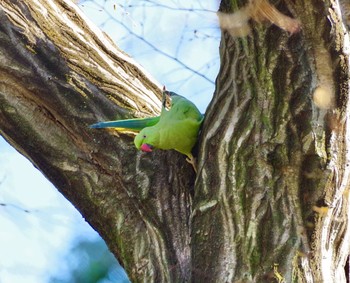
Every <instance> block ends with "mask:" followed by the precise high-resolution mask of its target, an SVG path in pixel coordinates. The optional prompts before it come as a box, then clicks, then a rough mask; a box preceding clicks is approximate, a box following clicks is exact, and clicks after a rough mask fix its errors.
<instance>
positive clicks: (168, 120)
mask: <svg viewBox="0 0 350 283" xmlns="http://www.w3.org/2000/svg"><path fill="white" fill-rule="evenodd" d="M167 97H169V98H170V99H171V104H170V109H169V110H167V109H166V101H167ZM203 119H204V115H203V114H201V113H200V112H199V110H198V109H197V107H196V106H195V105H194V104H193V103H192V102H191V101H189V100H188V99H186V98H185V97H183V96H181V95H178V94H176V93H174V92H171V91H166V90H164V91H163V103H162V111H161V114H160V116H157V117H151V118H137V119H128V120H118V121H110V122H100V123H97V124H93V125H91V126H90V127H91V128H117V129H122V130H125V129H126V130H131V131H136V132H139V133H138V134H137V135H136V137H135V139H134V143H135V146H136V148H137V149H139V150H142V151H144V152H151V151H153V149H156V148H157V149H164V150H168V149H175V150H176V151H178V152H180V153H182V154H185V155H186V156H187V158H186V160H187V161H188V162H189V163H190V164H192V166H193V168H194V170H195V171H196V172H197V170H196V164H195V159H194V157H193V155H192V152H191V151H192V148H193V146H194V145H195V143H196V141H197V138H198V132H199V129H200V126H201V123H202V121H203Z"/></svg>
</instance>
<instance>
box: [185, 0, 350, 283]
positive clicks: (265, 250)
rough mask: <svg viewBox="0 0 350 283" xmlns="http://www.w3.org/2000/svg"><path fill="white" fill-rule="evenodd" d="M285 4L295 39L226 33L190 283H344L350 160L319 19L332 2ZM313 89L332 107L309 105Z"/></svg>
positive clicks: (342, 103)
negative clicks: (296, 29)
mask: <svg viewBox="0 0 350 283" xmlns="http://www.w3.org/2000/svg"><path fill="white" fill-rule="evenodd" d="M281 2H282V1H281ZM289 2H290V3H289V8H290V9H291V10H292V11H294V13H295V15H296V16H298V18H299V20H300V22H301V26H302V31H301V32H300V33H297V34H293V35H291V36H288V34H286V33H285V32H282V31H281V30H279V29H278V28H277V27H276V26H271V27H269V28H267V29H266V28H265V27H264V26H257V27H256V29H255V30H254V34H252V35H251V36H248V37H246V38H241V39H233V38H232V37H231V36H230V35H229V34H227V33H224V34H223V39H222V44H221V48H220V49H221V62H222V67H221V70H220V73H219V76H218V79H217V89H216V93H215V96H214V100H213V101H212V103H211V105H210V107H209V109H208V111H207V115H206V121H205V125H204V132H203V133H202V143H201V147H200V155H199V160H200V163H199V165H198V168H199V172H200V173H199V175H198V177H197V181H196V186H195V197H194V201H193V209H194V212H193V230H192V245H193V246H192V247H194V246H195V247H196V248H195V249H194V248H192V260H193V264H194V265H193V270H192V272H193V278H194V277H196V278H201V279H202V280H205V279H208V280H209V281H211V282H273V281H276V282H282V281H283V282H345V273H344V265H345V262H346V258H347V256H348V254H349V240H350V239H349V232H350V230H349V225H348V224H349V223H348V215H349V203H348V197H349V193H348V189H349V187H348V186H349V175H348V174H349V160H350V159H349V153H348V151H349V124H348V121H349V120H348V118H349V114H348V113H349V109H348V107H349V106H348V91H349V88H348V86H349V69H348V60H349V58H348V55H347V54H346V52H345V50H344V45H343V42H344V37H343V36H344V30H343V27H342V26H341V25H340V18H339V15H337V14H336V12H335V10H333V9H332V8H331V9H329V10H328V8H329V5H330V4H331V3H327V4H324V3H323V2H322V1H310V2H306V1H289ZM280 4H281V5H280V6H279V7H278V8H279V9H282V10H284V11H285V12H288V10H287V6H286V5H283V4H282V3H280ZM333 4H334V5H335V3H333ZM316 7H317V9H316ZM222 8H225V7H224V5H222ZM333 8H336V7H335V6H334V7H333ZM320 15H323V16H320ZM327 17H328V18H327ZM315 27H317V29H315ZM318 88H324V89H327V91H329V92H330V94H329V93H328V92H327V93H326V95H331V101H332V100H335V101H334V103H335V105H334V104H333V105H334V108H332V109H329V110H322V109H320V108H318V107H316V106H315V104H314V103H313V102H314V101H313V99H314V98H313V94H314V91H315V89H318ZM326 98H327V97H326ZM332 103H333V102H332ZM326 106H327V107H329V106H330V105H326ZM208 258H210V260H207V259H208ZM213 279H214V280H213ZM240 280H241V281H240ZM198 282H199V280H198Z"/></svg>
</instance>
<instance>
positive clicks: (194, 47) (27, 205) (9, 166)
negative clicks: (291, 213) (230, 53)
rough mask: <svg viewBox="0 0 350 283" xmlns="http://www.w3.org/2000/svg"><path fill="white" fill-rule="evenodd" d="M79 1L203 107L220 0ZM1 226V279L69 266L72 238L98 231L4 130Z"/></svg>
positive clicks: (12, 280)
mask: <svg viewBox="0 0 350 283" xmlns="http://www.w3.org/2000/svg"><path fill="white" fill-rule="evenodd" d="M203 2H205V3H203ZM159 3H160V4H159ZM79 5H80V7H81V9H82V10H83V11H84V13H85V14H86V15H87V16H88V17H89V18H90V19H91V20H93V21H94V22H95V23H96V25H98V26H100V27H101V29H103V30H104V31H105V32H106V33H108V35H109V36H110V37H111V38H112V39H113V40H114V41H115V42H116V44H117V45H118V46H119V47H120V48H121V49H122V50H124V51H126V52H127V53H128V54H129V55H131V56H132V57H134V58H135V60H136V61H137V62H139V63H140V64H141V65H143V67H144V68H145V69H146V70H147V71H148V72H149V73H150V74H152V76H154V77H155V78H156V79H157V80H158V81H159V82H160V83H161V84H164V85H166V87H167V89H169V90H172V91H175V92H177V93H179V94H181V95H184V96H186V97H187V98H189V99H191V100H192V101H193V102H194V103H195V104H196V105H197V106H198V107H199V108H200V110H201V111H202V112H204V111H205V108H206V106H207V105H208V103H209V102H210V100H211V97H212V94H213V92H214V81H215V77H216V75H217V73H218V69H219V54H218V45H219V37H220V31H219V28H218V26H217V19H216V15H215V11H216V10H217V8H218V1H216V0H212V1H170V0H163V1H160V0H159V1H142V0H138V1H131V0H130V1H127V0H125V1H102V0H101V1H94V2H93V1H80V4H79ZM0 226H1V229H0V282H1V283H17V282H18V283H19V282H21V283H22V282H26V283H32V282H33V283H34V282H35V283H41V282H43V283H45V282H48V278H49V276H50V275H52V274H57V273H59V272H62V271H64V270H67V269H68V268H69V267H68V266H66V263H65V262H64V257H65V256H66V254H67V253H68V252H69V249H70V247H71V246H72V245H73V243H74V240H75V239H76V238H77V237H84V238H86V239H95V238H97V237H98V234H97V233H96V232H95V231H94V230H93V229H91V227H90V226H89V225H88V224H87V223H86V222H85V221H84V219H83V218H82V217H81V215H80V214H79V213H78V212H77V211H76V210H75V209H74V207H73V206H72V205H71V204H70V203H69V202H68V201H67V200H66V199H65V198H64V197H63V196H62V195H61V194H60V193H58V191H57V190H56V188H54V187H53V186H52V185H51V183H50V182H49V181H48V180H47V179H46V178H45V177H44V176H43V175H42V174H41V173H40V172H39V171H38V170H37V169H36V168H34V166H33V165H32V164H31V163H30V162H29V161H28V160H26V159H25V158H24V157H23V156H22V155H20V154H19V153H18V152H17V151H15V150H14V149H13V148H12V147H11V146H9V145H8V144H7V143H6V142H5V141H4V140H3V139H2V138H1V137H0Z"/></svg>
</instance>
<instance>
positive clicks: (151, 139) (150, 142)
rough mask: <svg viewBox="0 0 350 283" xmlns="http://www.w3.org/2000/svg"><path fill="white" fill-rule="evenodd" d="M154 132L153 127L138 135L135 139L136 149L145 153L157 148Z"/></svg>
mask: <svg viewBox="0 0 350 283" xmlns="http://www.w3.org/2000/svg"><path fill="white" fill-rule="evenodd" d="M153 132H154V131H153V127H148V128H144V129H143V130H142V131H141V132H140V133H138V135H137V136H136V137H135V139H134V143H135V146H136V148H137V149H139V150H142V151H144V152H152V150H153V148H154V147H155V146H156V140H155V138H156V134H155V133H153Z"/></svg>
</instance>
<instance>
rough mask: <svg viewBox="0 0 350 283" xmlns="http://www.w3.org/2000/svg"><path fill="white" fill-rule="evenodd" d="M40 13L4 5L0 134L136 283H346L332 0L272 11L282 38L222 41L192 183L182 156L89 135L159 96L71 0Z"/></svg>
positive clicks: (269, 29) (260, 28) (339, 82)
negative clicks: (287, 20) (289, 28)
mask: <svg viewBox="0 0 350 283" xmlns="http://www.w3.org/2000/svg"><path fill="white" fill-rule="evenodd" d="M38 2H39V1H36V2H34V1H30V0H17V1H16V0H1V1H0V21H1V24H0V62H1V66H0V68H1V72H0V109H1V112H0V129H1V130H0V133H1V135H3V136H4V137H5V138H6V139H7V140H8V141H9V142H10V143H11V144H12V145H13V146H14V147H16V148H17V149H18V150H19V151H20V152H21V153H23V154H24V155H25V156H27V157H28V158H29V159H30V160H31V161H32V162H33V164H35V166H37V167H38V168H39V169H40V170H41V171H42V172H43V173H44V174H45V176H47V178H48V179H49V180H50V181H51V182H52V183H53V184H54V185H55V186H56V187H57V189H58V190H59V191H60V192H61V193H62V194H64V196H65V197H66V198H67V199H69V200H70V201H71V202H72V203H73V204H74V205H75V206H76V207H77V209H78V210H79V211H80V212H81V213H82V215H83V216H84V217H85V219H86V220H87V221H88V222H89V223H90V224H91V225H92V226H93V227H94V228H95V229H96V230H97V231H98V232H99V233H100V234H101V236H102V237H103V238H104V239H105V241H106V243H107V244H108V246H109V248H110V249H111V251H112V252H113V253H114V254H115V255H116V256H117V257H118V259H119V260H120V262H121V263H122V265H123V266H124V267H125V268H126V271H127V273H128V275H129V277H130V279H131V280H132V281H133V282H189V281H192V282H204V280H205V281H206V282H327V283H328V282H345V272H344V265H345V262H346V259H347V256H348V255H349V250H350V247H349V244H350V236H349V233H350V230H349V225H348V224H349V222H348V221H349V208H350V206H349V202H348V198H349V170H350V166H349V164H350V156H349V154H350V149H349V142H350V140H349V139H350V135H349V130H350V128H349V124H348V121H349V118H350V117H349V115H350V114H349V113H350V112H349V109H348V108H349V105H348V104H349V102H348V94H349V69H348V67H349V54H348V50H347V49H346V48H349V45H346V44H349V40H348V38H347V36H345V34H344V32H345V30H344V29H345V27H344V26H343V25H342V16H343V19H344V20H346V17H345V16H344V15H345V13H344V14H343V15H340V14H339V11H340V10H341V9H340V8H339V6H338V2H337V1H330V0H329V1H322V0H313V1H301V0H296V1H291V0H286V1H279V2H278V5H277V6H276V7H277V8H278V10H280V11H281V12H283V13H284V14H287V15H288V14H289V15H293V17H294V18H298V19H299V21H300V23H301V27H302V30H301V32H299V33H296V34H293V35H288V34H287V33H286V32H285V31H283V30H281V29H279V28H278V27H276V26H274V25H269V24H267V23H261V24H257V23H255V24H254V28H253V31H252V33H251V34H250V35H248V36H247V37H244V38H232V37H231V36H230V35H229V34H228V33H226V32H223V37H222V41H221V47H220V52H221V69H220V73H219V75H218V79H217V85H216V91H215V94H214V98H213V100H212V102H211V104H210V105H209V107H208V110H207V113H206V118H205V122H204V125H203V129H202V133H201V136H200V140H199V146H198V148H199V149H198V174H197V176H195V175H194V173H193V172H192V171H191V167H190V165H188V164H187V163H186V162H185V160H184V157H183V156H182V155H181V154H178V153H176V152H171V151H169V152H164V151H158V152H154V153H152V154H143V153H140V152H137V151H136V149H135V148H134V146H133V142H132V137H130V136H127V135H123V134H120V135H117V134H116V133H115V132H113V131H97V130H93V129H89V128H88V125H89V124H92V123H94V122H96V121H99V120H109V119H115V118H118V119H119V118H125V117H144V116H152V115H155V114H157V113H159V109H160V101H159V98H160V86H159V85H157V83H155V82H154V81H152V79H150V78H149V76H148V75H147V74H145V71H144V70H142V69H141V68H140V67H139V66H138V65H137V64H136V63H135V62H134V61H133V60H132V59H130V58H129V57H128V56H127V55H125V54H124V53H122V51H120V50H118V48H117V47H116V46H114V45H113V43H112V42H111V41H110V40H109V39H108V38H107V37H106V35H104V34H102V33H101V32H100V31H99V30H97V29H96V28H95V27H93V25H91V24H90V23H88V20H86V19H85V17H84V16H83V15H82V14H81V12H80V11H79V10H78V9H77V8H76V7H75V6H74V5H73V4H71V3H70V2H69V1H68V0H67V1H64V0H45V1H41V2H42V3H38ZM229 2H230V1H223V2H222V5H221V9H222V10H223V11H231V5H232V6H234V7H236V8H235V9H237V6H239V7H243V6H244V5H245V4H247V3H246V1H242V2H239V3H236V1H231V2H230V3H231V4H230V3H229ZM237 2H238V1H237ZM304 2H305V3H304ZM271 3H272V1H271ZM343 7H345V6H343ZM342 9H343V8H342ZM342 11H343V12H344V11H345V10H344V9H343V10H342ZM346 15H348V14H346ZM175 91H176V90H175ZM320 96H321V98H323V99H321V100H320ZM325 100H326V101H325ZM316 105H317V106H316Z"/></svg>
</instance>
